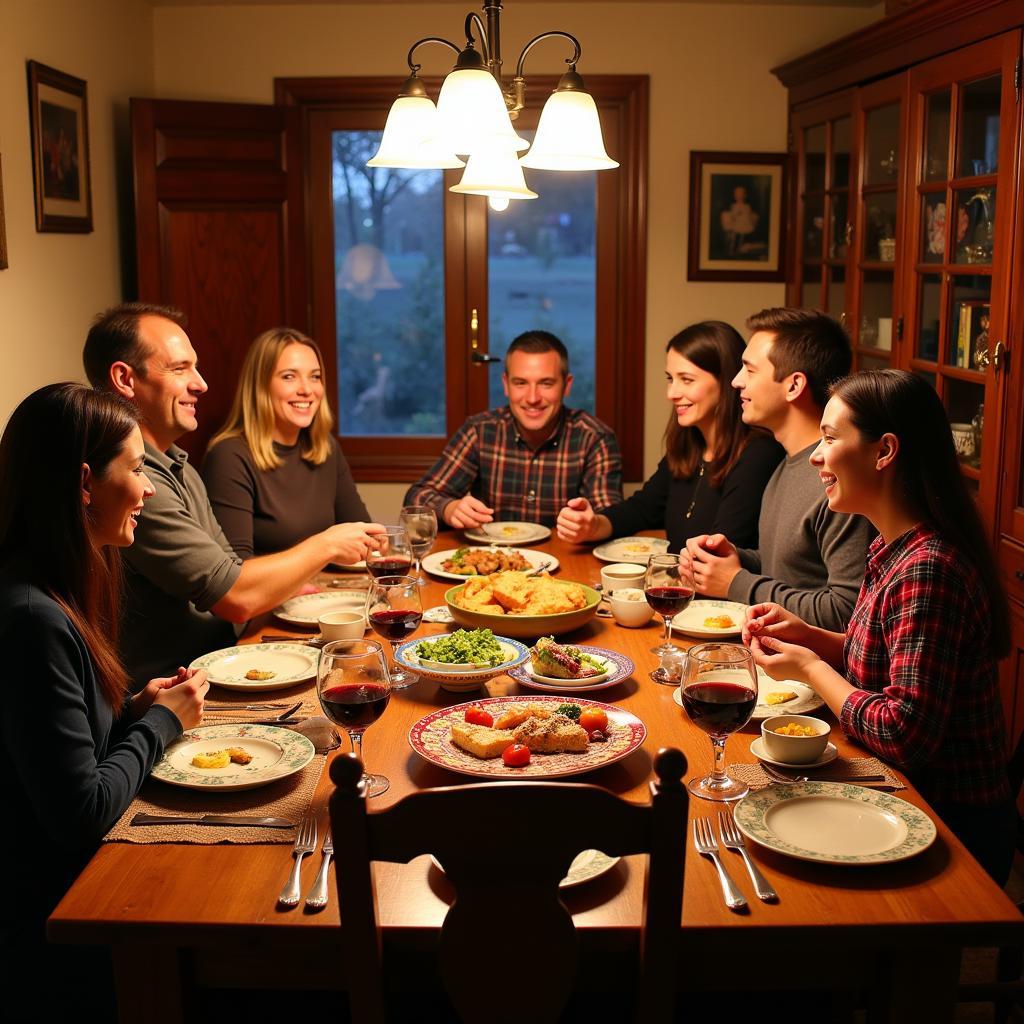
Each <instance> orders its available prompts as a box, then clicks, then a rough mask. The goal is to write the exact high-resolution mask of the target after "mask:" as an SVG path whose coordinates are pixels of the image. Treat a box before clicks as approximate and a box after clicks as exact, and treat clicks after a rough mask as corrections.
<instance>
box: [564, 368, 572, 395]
mask: <svg viewBox="0 0 1024 1024" xmlns="http://www.w3.org/2000/svg"><path fill="white" fill-rule="evenodd" d="M570 391H572V374H571V373H570V374H569V375H568V376H567V377H566V378H565V390H564V391H563V392H562V397H563V398H568V397H569V392H570Z"/></svg>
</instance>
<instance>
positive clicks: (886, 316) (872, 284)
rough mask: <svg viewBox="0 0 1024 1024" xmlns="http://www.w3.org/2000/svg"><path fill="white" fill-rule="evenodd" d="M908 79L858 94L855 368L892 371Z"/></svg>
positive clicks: (850, 328)
mask: <svg viewBox="0 0 1024 1024" xmlns="http://www.w3.org/2000/svg"><path fill="white" fill-rule="evenodd" d="M908 86H909V77H908V76H907V75H906V74H902V75H896V76H894V77H893V78H889V79H885V80H884V81H881V82H877V83H875V84H873V85H869V86H865V87H864V88H862V89H860V90H858V93H857V109H856V114H855V130H856V138H857V154H856V165H857V176H856V184H855V190H856V196H857V210H856V219H855V223H856V225H857V230H856V233H855V246H854V248H855V252H854V260H853V266H854V270H853V294H852V297H851V298H852V302H851V316H850V320H849V322H848V323H847V325H846V327H847V330H848V331H849V333H850V340H851V341H852V342H853V348H854V369H856V370H869V369H876V368H879V367H885V366H891V365H892V363H893V342H894V341H898V334H899V324H900V319H899V317H900V312H901V310H900V309H899V282H898V272H897V266H898V264H897V256H898V254H899V253H900V251H901V247H902V243H903V239H902V237H901V236H902V231H901V224H900V211H901V210H902V208H903V206H902V196H903V188H904V182H905V179H906V169H907V161H906V154H905V153H904V147H905V137H906V111H907V101H906V98H907V90H908Z"/></svg>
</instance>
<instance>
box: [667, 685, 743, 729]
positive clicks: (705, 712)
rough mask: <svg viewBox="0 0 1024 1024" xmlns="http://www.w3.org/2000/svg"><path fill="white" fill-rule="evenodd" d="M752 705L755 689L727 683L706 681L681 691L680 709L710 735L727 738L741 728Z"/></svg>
mask: <svg viewBox="0 0 1024 1024" xmlns="http://www.w3.org/2000/svg"><path fill="white" fill-rule="evenodd" d="M755 704H757V692H756V691H755V690H751V689H750V687H749V686H741V685H740V684H739V683H735V682H731V681H730V682H726V681H724V680H717V679H706V680H703V681H702V682H700V683H698V684H696V685H694V686H686V687H684V688H683V707H684V708H685V709H686V713H687V714H688V715H689V716H690V720H691V721H692V722H693V724H694V725H696V726H697V727H698V728H699V729H703V730H704V731H705V732H706V733H708V734H709V735H711V736H728V735H729V733H733V732H735V731H736V730H737V729H742V728H743V726H745V725H746V724H747V722H748V721H749V720H750V716H751V714H753V711H754V705H755Z"/></svg>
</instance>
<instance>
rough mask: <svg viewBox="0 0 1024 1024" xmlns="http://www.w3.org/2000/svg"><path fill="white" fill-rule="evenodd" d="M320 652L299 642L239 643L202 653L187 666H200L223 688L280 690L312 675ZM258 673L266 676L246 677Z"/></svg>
mask: <svg viewBox="0 0 1024 1024" xmlns="http://www.w3.org/2000/svg"><path fill="white" fill-rule="evenodd" d="M319 662H320V651H319V650H318V649H317V648H315V647H304V646H303V645H302V644H292V643H280V644H243V645H242V646H241V647H225V648H224V649H223V650H220V651H212V652H211V653H210V654H204V655H203V656H202V657H200V658H196V660H195V661H193V662H192V664H191V665H189V668H204V669H206V674H207V676H209V679H210V682H211V683H216V684H217V686H220V687H222V688H223V689H225V690H252V691H262V690H283V689H285V687H288V686H295V684H296V683H303V682H305V681H306V680H307V679H312V678H313V677H314V676H316V667H317V665H318V664H319ZM250 672H253V673H256V672H260V673H263V674H264V675H265V676H266V677H267V678H264V679H248V678H246V677H247V675H248V674H249V673H250Z"/></svg>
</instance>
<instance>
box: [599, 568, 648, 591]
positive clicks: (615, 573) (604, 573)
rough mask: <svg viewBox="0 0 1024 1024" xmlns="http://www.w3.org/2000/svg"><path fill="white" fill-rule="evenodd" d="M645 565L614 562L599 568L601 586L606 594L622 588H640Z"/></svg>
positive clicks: (645, 570)
mask: <svg viewBox="0 0 1024 1024" xmlns="http://www.w3.org/2000/svg"><path fill="white" fill-rule="evenodd" d="M646 572H647V566H646V565H637V564H636V562H614V563H613V564H612V565H603V566H601V586H602V588H603V589H604V592H605V593H606V594H611V592H612V591H613V590H619V589H621V588H623V587H642V586H643V579H644V574H645V573H646Z"/></svg>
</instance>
